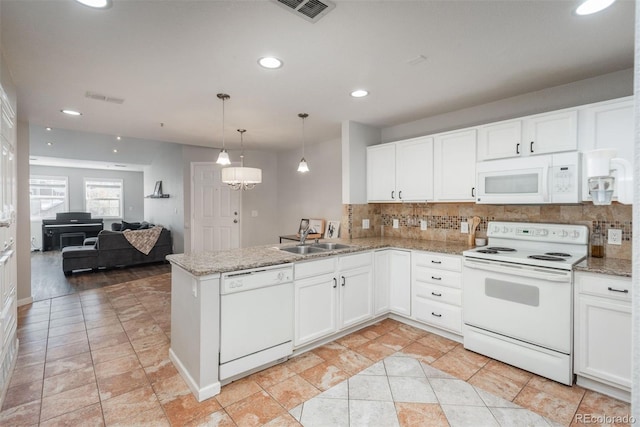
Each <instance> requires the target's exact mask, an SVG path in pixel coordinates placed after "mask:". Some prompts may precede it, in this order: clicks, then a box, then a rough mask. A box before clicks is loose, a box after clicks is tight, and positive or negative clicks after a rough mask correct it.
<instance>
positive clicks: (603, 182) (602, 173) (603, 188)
mask: <svg viewBox="0 0 640 427" xmlns="http://www.w3.org/2000/svg"><path fill="white" fill-rule="evenodd" d="M616 154H617V151H616V150H614V149H607V148H605V149H600V150H593V151H587V152H585V153H584V156H585V160H586V165H587V168H586V169H587V170H586V174H587V177H588V185H589V194H590V195H591V200H593V204H594V205H610V204H611V200H612V198H613V191H614V188H617V190H618V192H617V196H618V202H620V203H623V204H625V205H629V204H631V203H633V170H632V167H631V163H630V162H629V161H628V160H626V159H622V158H616Z"/></svg>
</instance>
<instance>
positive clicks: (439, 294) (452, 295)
mask: <svg viewBox="0 0 640 427" xmlns="http://www.w3.org/2000/svg"><path fill="white" fill-rule="evenodd" d="M413 292H414V298H426V299H430V300H433V301H437V302H444V303H447V304H452V305H457V306H458V307H460V306H462V291H461V290H459V289H453V288H448V287H446V286H439V285H434V284H432V283H422V282H417V283H415V286H414V291H413Z"/></svg>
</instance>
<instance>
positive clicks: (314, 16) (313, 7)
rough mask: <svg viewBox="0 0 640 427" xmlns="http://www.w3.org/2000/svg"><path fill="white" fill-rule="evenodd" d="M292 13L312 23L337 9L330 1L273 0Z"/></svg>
mask: <svg viewBox="0 0 640 427" xmlns="http://www.w3.org/2000/svg"><path fill="white" fill-rule="evenodd" d="M273 1H274V2H276V3H277V4H278V5H280V6H282V7H283V8H285V9H287V10H288V11H290V12H291V13H294V14H296V15H298V16H299V17H301V18H303V19H306V20H307V21H310V22H317V21H318V20H319V19H320V18H322V17H323V16H324V15H326V14H327V13H329V11H331V10H332V9H333V8H335V7H336V5H335V3H333V2H330V1H329V0H322V1H320V0H273Z"/></svg>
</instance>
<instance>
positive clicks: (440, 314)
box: [412, 297, 462, 334]
mask: <svg viewBox="0 0 640 427" xmlns="http://www.w3.org/2000/svg"><path fill="white" fill-rule="evenodd" d="M412 308H413V315H414V317H415V319H416V320H417V321H419V322H424V323H428V324H430V325H433V326H437V327H439V328H442V329H447V330H450V331H452V332H456V333H458V334H462V309H461V308H460V307H455V306H453V305H449V304H443V303H439V302H435V301H431V300H428V299H424V298H417V297H416V298H414V299H413V307H412Z"/></svg>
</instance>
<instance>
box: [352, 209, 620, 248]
mask: <svg viewBox="0 0 640 427" xmlns="http://www.w3.org/2000/svg"><path fill="white" fill-rule="evenodd" d="M631 215H632V207H631V205H621V204H619V203H613V204H611V205H610V206H594V205H593V204H591V203H584V204H580V205H477V204H475V203H437V204H435V203H402V204H399V203H369V204H362V205H343V209H342V224H341V227H342V232H341V235H342V237H345V238H358V237H376V236H383V235H384V236H393V237H404V238H410V239H428V240H440V241H459V242H466V241H467V237H468V235H467V234H462V233H460V224H461V223H462V222H464V221H469V222H470V221H471V218H472V217H474V216H478V217H480V219H481V221H480V225H479V226H478V229H477V231H476V236H478V237H485V236H486V233H487V224H488V223H489V221H520V222H547V223H556V224H581V225H586V226H587V227H589V230H593V228H594V227H595V226H596V225H600V227H601V229H602V230H604V231H605V242H606V230H608V229H611V228H616V229H620V230H622V245H619V246H618V245H609V244H606V245H605V254H606V256H607V257H610V258H621V259H629V260H630V259H631ZM363 219H369V223H370V227H369V229H363V228H362V220H363ZM394 219H397V220H398V222H399V227H398V228H393V220H394ZM420 220H426V221H427V229H426V230H424V231H422V230H420Z"/></svg>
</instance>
